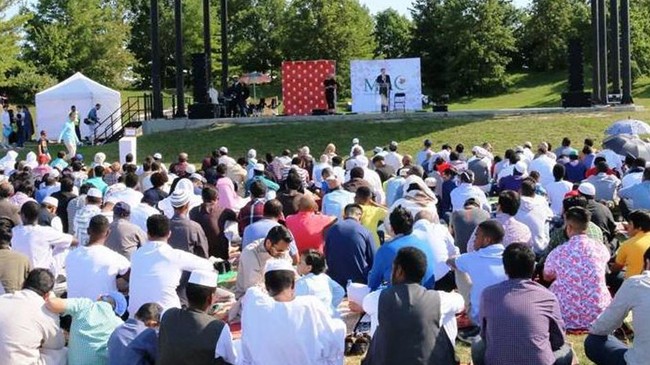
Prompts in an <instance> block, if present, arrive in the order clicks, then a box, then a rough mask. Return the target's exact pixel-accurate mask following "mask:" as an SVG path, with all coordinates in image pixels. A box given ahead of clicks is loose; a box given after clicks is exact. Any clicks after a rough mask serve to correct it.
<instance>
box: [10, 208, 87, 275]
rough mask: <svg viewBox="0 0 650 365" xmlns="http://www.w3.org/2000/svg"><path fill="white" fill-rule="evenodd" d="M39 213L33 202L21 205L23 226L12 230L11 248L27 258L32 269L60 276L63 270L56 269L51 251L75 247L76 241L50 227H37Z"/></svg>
mask: <svg viewBox="0 0 650 365" xmlns="http://www.w3.org/2000/svg"><path fill="white" fill-rule="evenodd" d="M39 212H40V207H39V205H38V203H36V202H35V201H29V202H26V203H25V204H23V206H22V208H21V209H20V217H21V219H22V221H23V224H22V225H20V226H16V227H14V228H13V230H12V233H13V238H12V239H11V247H12V248H13V250H15V251H16V252H20V253H22V254H24V255H25V256H27V257H28V258H29V262H30V264H31V266H32V268H34V269H36V268H43V269H48V270H51V271H52V273H53V274H54V275H55V276H56V275H58V274H62V273H63V272H62V271H63V270H62V268H60V267H57V266H58V265H56V263H55V261H54V259H53V257H52V249H53V248H55V247H59V248H66V247H69V246H71V245H76V244H77V240H76V239H75V238H74V237H73V236H71V235H69V234H66V233H62V232H59V231H57V230H56V229H54V228H52V227H49V226H39V225H37V222H38V214H39Z"/></svg>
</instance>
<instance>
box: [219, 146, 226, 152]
mask: <svg viewBox="0 0 650 365" xmlns="http://www.w3.org/2000/svg"><path fill="white" fill-rule="evenodd" d="M219 152H222V153H228V147H226V146H221V147H219Z"/></svg>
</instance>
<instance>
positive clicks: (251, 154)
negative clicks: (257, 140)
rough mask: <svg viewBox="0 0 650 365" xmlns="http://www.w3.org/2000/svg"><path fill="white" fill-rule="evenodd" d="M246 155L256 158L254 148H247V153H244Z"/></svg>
mask: <svg viewBox="0 0 650 365" xmlns="http://www.w3.org/2000/svg"><path fill="white" fill-rule="evenodd" d="M246 156H247V157H248V158H256V157H257V151H255V150H254V149H252V148H251V149H250V150H248V153H246Z"/></svg>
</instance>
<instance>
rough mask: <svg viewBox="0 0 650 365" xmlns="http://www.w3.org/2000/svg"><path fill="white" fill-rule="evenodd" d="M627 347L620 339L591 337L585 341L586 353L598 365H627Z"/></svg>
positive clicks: (610, 336)
mask: <svg viewBox="0 0 650 365" xmlns="http://www.w3.org/2000/svg"><path fill="white" fill-rule="evenodd" d="M627 349H628V348H627V345H625V344H624V343H623V342H621V341H620V340H619V339H618V338H616V337H614V336H612V335H609V336H598V335H589V336H587V338H586V339H585V353H586V355H587V358H589V360H591V361H593V362H594V363H595V364H596V365H626V362H625V353H626V352H627Z"/></svg>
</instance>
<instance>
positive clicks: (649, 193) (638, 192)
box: [618, 181, 650, 210]
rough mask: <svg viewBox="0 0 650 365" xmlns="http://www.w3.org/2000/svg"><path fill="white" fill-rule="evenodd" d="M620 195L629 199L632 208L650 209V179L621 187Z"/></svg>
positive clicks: (629, 205) (629, 206)
mask: <svg viewBox="0 0 650 365" xmlns="http://www.w3.org/2000/svg"><path fill="white" fill-rule="evenodd" d="M618 196H620V197H621V198H623V199H625V200H626V201H627V203H628V208H630V210H632V209H650V181H642V182H641V183H640V184H636V185H632V186H630V187H628V188H625V189H621V190H620V191H619V192H618Z"/></svg>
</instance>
